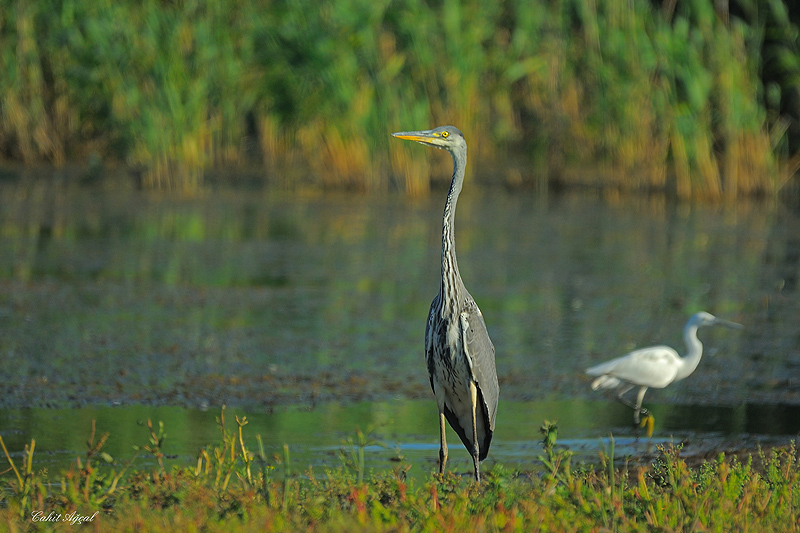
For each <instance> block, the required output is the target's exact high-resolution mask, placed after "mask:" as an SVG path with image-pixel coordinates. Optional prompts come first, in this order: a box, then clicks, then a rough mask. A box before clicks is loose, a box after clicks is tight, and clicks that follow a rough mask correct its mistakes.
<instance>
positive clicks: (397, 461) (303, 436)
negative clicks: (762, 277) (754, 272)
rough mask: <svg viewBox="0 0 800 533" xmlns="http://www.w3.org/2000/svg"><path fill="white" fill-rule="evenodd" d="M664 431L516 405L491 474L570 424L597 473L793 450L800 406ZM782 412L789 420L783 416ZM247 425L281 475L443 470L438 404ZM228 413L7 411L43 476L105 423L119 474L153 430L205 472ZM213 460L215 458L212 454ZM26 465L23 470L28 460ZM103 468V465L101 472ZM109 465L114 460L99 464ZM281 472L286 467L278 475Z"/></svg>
mask: <svg viewBox="0 0 800 533" xmlns="http://www.w3.org/2000/svg"><path fill="white" fill-rule="evenodd" d="M652 408H653V409H652V411H653V414H654V416H655V418H656V420H657V427H658V429H657V431H656V432H655V433H654V434H653V436H652V437H651V438H647V437H646V436H645V435H644V434H643V433H641V432H638V431H636V430H635V429H634V428H633V427H632V426H631V425H630V421H631V413H630V410H629V409H627V408H625V407H623V406H620V405H616V404H609V403H607V402H586V401H583V400H559V401H549V402H517V401H506V402H503V403H501V404H500V407H499V409H498V426H497V432H496V434H495V439H494V442H493V444H492V448H491V454H490V458H489V459H488V460H487V461H486V462H485V467H486V468H491V467H492V466H493V465H495V464H502V465H503V466H504V467H505V468H507V469H519V470H521V471H531V470H537V469H539V468H541V464H540V461H539V456H540V455H543V450H542V447H541V444H540V441H541V438H542V436H541V433H540V431H539V427H540V426H541V424H542V421H543V420H544V419H545V418H548V419H550V420H553V421H555V420H557V422H558V436H559V438H558V444H559V445H560V446H561V447H567V448H569V449H570V450H572V451H573V452H574V453H575V455H574V458H573V461H575V462H587V463H593V462H596V461H598V460H599V457H600V453H601V452H604V453H606V454H608V453H609V452H610V442H609V438H611V437H612V436H613V439H614V443H615V456H616V458H617V459H618V460H626V459H627V460H633V461H639V460H642V459H646V458H649V457H653V456H654V455H655V454H656V453H657V449H656V448H657V446H659V445H667V444H675V445H678V444H682V446H683V449H682V455H683V456H684V457H687V458H690V459H691V458H692V457H698V458H716V457H717V455H718V454H719V453H720V452H727V453H736V452H739V451H754V450H755V449H756V447H757V446H758V445H761V446H763V447H765V448H767V447H771V446H780V445H788V444H789V443H790V442H791V441H792V440H793V439H794V436H795V435H797V433H798V431H800V416H798V415H800V408H798V407H794V406H777V407H776V406H758V405H745V406H740V407H735V408H730V407H713V406H703V407H688V406H675V405H672V406H670V405H663V404H657V405H653V406H652ZM776 413H779V415H780V416H776ZM236 416H238V417H239V418H240V419H241V418H242V417H246V418H247V422H248V423H247V425H246V426H245V428H244V435H245V441H246V445H247V446H248V447H249V449H250V450H251V451H255V450H258V444H257V441H256V435H260V436H261V438H262V442H263V444H264V450H265V453H266V455H267V457H268V458H269V461H270V463H271V464H273V465H280V461H281V460H282V458H283V446H284V444H287V445H288V446H289V454H290V465H291V467H292V468H293V471H294V472H295V473H303V472H305V471H306V469H307V467H308V466H312V467H313V468H314V469H315V471H316V472H317V473H318V474H321V473H323V472H324V471H325V469H327V468H330V469H336V468H338V467H341V466H343V465H344V464H345V463H344V461H343V459H342V451H344V452H348V451H350V450H353V449H354V447H353V446H354V442H357V437H356V431H357V430H358V429H360V430H362V431H363V432H364V433H365V434H366V435H368V436H369V438H370V444H369V445H368V446H367V447H366V449H365V463H366V467H367V468H372V469H374V470H375V471H382V470H386V469H392V468H395V467H397V466H398V465H400V466H405V465H410V466H411V470H410V472H409V473H410V475H412V476H417V477H419V476H424V475H425V474H427V473H428V472H430V471H433V470H435V469H436V460H437V458H438V449H439V443H438V440H437V439H438V437H437V435H438V428H437V423H438V422H437V420H438V417H437V416H436V408H435V404H433V403H432V402H430V401H424V400H397V401H392V402H363V403H347V404H339V403H329V404H323V405H319V406H317V407H315V408H314V409H308V408H298V407H290V406H286V407H280V408H277V409H275V410H273V412H271V413H263V412H252V411H247V410H244V409H241V408H229V409H226V411H225V420H226V427H227V430H228V431H229V432H230V433H231V434H235V433H236V431H237V426H236V422H235V417H236ZM219 418H220V411H219V410H208V411H199V410H196V409H185V408H179V407H149V406H141V405H138V406H129V407H96V408H88V407H85V408H79V409H41V408H39V409H7V410H3V411H2V412H0V427H2V428H4V429H3V438H4V439H5V441H6V444H7V446H8V447H9V448H10V449H12V450H22V449H23V447H24V446H25V444H26V443H28V442H30V439H32V438H35V439H36V451H35V459H36V463H35V464H36V466H37V469H43V468H47V469H49V470H51V471H58V470H59V469H67V468H69V466H70V465H74V464H75V459H76V458H77V457H82V458H83V457H85V454H86V441H87V439H88V438H89V436H90V434H91V424H92V420H95V421H96V437H95V441H96V440H97V439H99V437H100V435H102V434H103V433H105V432H109V433H110V437H109V439H108V441H107V444H106V446H105V447H104V448H103V450H104V451H105V452H107V453H108V454H110V455H111V456H112V457H113V458H114V461H115V463H114V464H115V465H116V466H117V468H119V467H120V466H121V465H123V464H125V463H126V462H127V461H128V460H130V459H131V458H132V457H133V456H134V453H135V452H134V450H133V445H138V446H144V445H146V444H148V435H149V433H148V430H147V427H146V422H147V420H148V419H150V420H151V421H152V422H153V426H154V428H155V429H156V430H158V427H159V425H158V423H159V422H163V423H164V426H163V428H164V432H165V433H166V435H167V438H166V439H165V441H164V447H163V452H164V453H165V454H166V456H167V461H166V463H167V466H169V465H170V464H174V465H180V466H194V465H195V464H196V462H197V457H198V454H199V451H200V450H201V449H203V448H207V449H208V448H210V447H212V446H211V445H214V446H216V445H219V444H220V442H221V438H220V435H221V428H220V426H219ZM448 439H449V444H450V458H451V459H450V461H449V464H450V467H451V468H453V469H454V470H455V471H456V472H459V473H463V474H465V475H467V474H469V473H470V472H471V462H470V459H469V455H468V453H467V451H466V450H465V449H464V447H463V446H462V445H461V443H460V442H459V440H458V437H457V436H456V435H455V434H454V433H453V432H452V431H449V433H448ZM212 455H213V454H212ZM15 456H16V457H17V458H18V459H20V460H21V458H22V454H21V453H20V452H17V453H16V454H15ZM98 461H99V459H95V462H96V463H97V462H98ZM99 462H100V463H102V461H99ZM135 464H136V465H138V466H139V467H142V466H151V467H152V466H155V465H156V462H155V460H154V459H153V457H152V456H150V455H148V454H147V453H142V454H141V455H140V456H139V457H138V458H137V460H136V463H135ZM277 468H278V469H279V470H280V471H281V474H280V475H282V468H283V467H282V466H277Z"/></svg>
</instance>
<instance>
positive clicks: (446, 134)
mask: <svg viewBox="0 0 800 533" xmlns="http://www.w3.org/2000/svg"><path fill="white" fill-rule="evenodd" d="M448 135H450V132H449V131H443V132H442V137H447V136H448Z"/></svg>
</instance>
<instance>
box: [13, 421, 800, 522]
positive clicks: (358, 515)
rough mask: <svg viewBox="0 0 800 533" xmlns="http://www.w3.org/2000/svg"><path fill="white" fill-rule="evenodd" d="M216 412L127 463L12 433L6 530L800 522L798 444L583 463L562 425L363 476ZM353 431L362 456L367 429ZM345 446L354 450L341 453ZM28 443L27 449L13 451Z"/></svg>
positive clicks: (606, 457)
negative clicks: (197, 433)
mask: <svg viewBox="0 0 800 533" xmlns="http://www.w3.org/2000/svg"><path fill="white" fill-rule="evenodd" d="M235 423H236V427H233V424H232V423H231V421H228V422H227V423H226V421H225V410H224V408H223V410H222V413H221V416H220V417H219V418H218V424H219V427H220V434H221V437H220V440H219V441H218V442H217V443H216V444H209V445H207V446H204V447H203V448H202V449H200V451H199V452H198V454H197V460H196V464H194V465H193V466H191V467H174V468H172V469H170V470H167V469H165V468H164V467H163V466H162V465H160V464H159V466H158V467H156V468H151V469H148V468H140V469H137V468H136V465H135V462H136V460H137V457H138V456H139V455H140V454H141V453H142V450H146V451H147V452H148V453H150V454H152V455H154V456H156V457H159V456H160V454H161V453H162V445H163V444H164V441H165V437H166V435H165V434H162V433H161V430H162V429H163V426H162V425H161V424H159V428H160V430H159V434H158V435H157V434H155V433H154V431H153V430H152V426H153V424H152V422H151V421H150V420H148V421H147V426H148V434H147V436H146V439H147V442H148V444H147V445H145V446H142V447H139V446H137V447H136V448H138V449H139V453H137V454H136V455H135V456H134V457H133V458H131V459H130V460H128V461H126V462H125V463H122V462H118V461H117V460H115V458H113V457H111V456H110V455H109V454H108V453H106V452H104V451H103V447H104V445H105V442H106V440H107V439H108V437H109V434H108V433H104V434H103V435H101V436H100V438H99V439H95V436H96V428H95V425H94V424H92V432H91V435H90V437H89V439H88V442H87V452H86V455H85V457H84V458H80V457H79V458H77V460H76V461H75V464H74V465H73V466H72V467H71V468H70V469H69V471H67V472H61V473H58V474H56V473H49V472H47V471H46V470H40V469H37V468H35V467H34V465H35V461H34V450H35V445H36V441H35V440H32V441H31V442H30V445H26V446H25V449H24V451H23V452H22V454H21V456H22V457H21V460H20V456H19V454H13V455H12V454H11V453H10V452H9V450H8V449H7V447H6V445H5V443H4V441H3V439H2V438H0V445H1V446H0V448H2V452H3V455H2V457H1V458H0V460H3V462H5V463H7V464H8V465H9V467H8V468H7V469H6V470H5V471H4V472H3V477H2V478H0V481H1V482H2V485H0V524H2V525H3V527H4V528H5V530H7V531H67V530H71V529H70V528H72V527H74V526H75V525H76V524H80V523H91V524H92V526H93V528H94V529H95V530H97V531H106V530H113V531H176V530H179V531H231V530H236V531H318V530H319V531H538V530H545V531H687V530H703V531H730V530H734V531H740V530H741V531H747V530H750V529H752V528H755V529H757V530H758V531H794V530H795V529H796V527H797V511H796V510H797V506H798V505H800V497H799V496H800V493H799V492H795V489H796V488H797V487H798V483H799V482H800V470H798V467H797V465H798V463H797V450H796V449H795V447H794V446H793V445H792V446H789V447H787V448H784V449H773V450H771V451H770V452H769V453H765V452H762V451H761V450H759V453H758V455H757V458H756V459H754V458H753V457H749V458H746V459H744V460H740V459H738V458H736V457H733V458H727V457H726V456H725V454H720V455H719V456H718V457H717V459H716V460H711V461H708V462H703V463H701V464H698V465H694V466H690V465H687V463H686V461H685V460H684V459H683V458H681V454H680V447H673V446H669V447H664V446H659V453H658V456H657V457H656V458H655V459H654V460H653V461H652V463H651V464H647V465H634V464H629V463H628V461H625V462H624V463H622V462H617V461H615V457H614V447H613V439H611V449H610V453H608V454H606V453H601V454H600V457H599V464H598V465H597V466H587V465H581V466H580V467H578V468H573V467H572V466H571V463H570V460H569V459H570V455H571V452H570V451H569V450H565V449H563V447H562V446H559V447H558V448H556V436H555V432H556V427H555V426H554V425H551V424H548V423H547V422H546V423H545V425H544V426H543V427H542V433H543V437H544V438H543V449H544V452H545V455H546V456H547V457H543V456H540V461H541V462H542V465H543V468H542V470H541V471H539V472H536V471H533V472H512V471H509V470H506V469H504V468H503V467H502V465H494V466H493V467H492V468H490V469H489V470H488V472H487V473H486V475H485V481H484V482H483V483H482V484H480V485H477V484H475V483H473V482H472V481H471V480H468V479H464V478H461V477H459V476H457V475H455V474H453V473H452V472H448V473H447V474H446V475H444V476H442V475H432V476H430V477H428V479H426V480H425V481H424V482H422V483H416V482H415V480H414V479H409V478H408V477H407V476H406V474H407V472H408V470H409V468H410V465H408V464H407V463H405V462H404V461H401V462H400V463H399V464H398V466H397V467H395V468H394V469H392V470H391V471H384V472H379V473H374V472H370V473H369V475H368V476H363V466H364V465H363V460H362V461H361V462H356V463H353V464H349V463H348V462H347V461H345V463H344V465H343V466H340V467H339V468H326V469H325V471H324V472H315V471H314V470H313V469H312V468H310V467H309V468H308V469H306V470H305V471H304V472H302V473H300V472H298V471H297V469H296V468H295V467H293V465H292V463H291V460H290V454H289V448H288V447H284V453H283V455H282V456H280V455H277V454H276V455H275V456H272V457H270V456H269V455H267V454H266V453H265V452H264V448H263V446H262V441H261V439H260V438H259V437H258V436H257V437H256V440H255V442H254V441H253V440H252V439H251V438H250V436H249V434H247V431H246V430H245V427H246V425H247V419H246V417H245V418H242V419H239V418H238V417H236V418H235ZM362 437H363V435H362V434H360V433H359V441H358V443H356V444H352V443H351V444H350V445H349V446H350V448H351V450H350V451H351V452H352V453H353V454H354V455H356V456H358V457H363V455H364V452H365V449H366V447H367V445H368V444H367V442H366V441H365V440H364V439H363V438H362ZM343 453H345V452H343ZM15 456H16V458H15Z"/></svg>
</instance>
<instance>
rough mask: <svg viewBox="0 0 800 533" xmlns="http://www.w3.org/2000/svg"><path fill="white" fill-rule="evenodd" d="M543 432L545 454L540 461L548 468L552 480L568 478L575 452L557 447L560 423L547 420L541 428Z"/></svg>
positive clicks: (540, 457)
mask: <svg viewBox="0 0 800 533" xmlns="http://www.w3.org/2000/svg"><path fill="white" fill-rule="evenodd" d="M539 431H540V432H541V434H542V448H544V453H545V456H544V457H543V456H541V455H540V456H539V461H540V462H541V463H542V464H543V465H544V467H545V468H546V469H547V473H548V476H549V478H550V479H551V480H556V479H559V480H568V479H569V477H570V475H571V473H570V462H571V460H572V455H573V452H572V451H570V450H569V449H560V450H558V449H556V444H557V441H558V423H557V422H550V421H549V420H545V421H544V423H543V424H542V427H540V428H539Z"/></svg>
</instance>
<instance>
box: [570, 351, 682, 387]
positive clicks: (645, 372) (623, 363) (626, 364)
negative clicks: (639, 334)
mask: <svg viewBox="0 0 800 533" xmlns="http://www.w3.org/2000/svg"><path fill="white" fill-rule="evenodd" d="M679 362H680V356H678V353H677V352H676V351H675V350H673V349H672V348H670V347H669V346H653V347H650V348H642V349H641V350H635V351H633V352H631V353H629V354H627V355H624V356H622V357H618V358H616V359H612V360H611V361H608V362H606V363H601V364H599V365H597V366H593V367H592V368H590V369H588V370H587V371H586V373H587V374H589V375H592V376H604V375H606V376H611V377H614V378H617V379H619V380H621V381H625V382H627V383H632V384H634V385H639V386H643V387H653V388H656V389H660V388H663V387H666V386H667V385H669V384H670V383H672V382H673V381H674V380H675V376H676V374H677V372H678V366H679Z"/></svg>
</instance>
